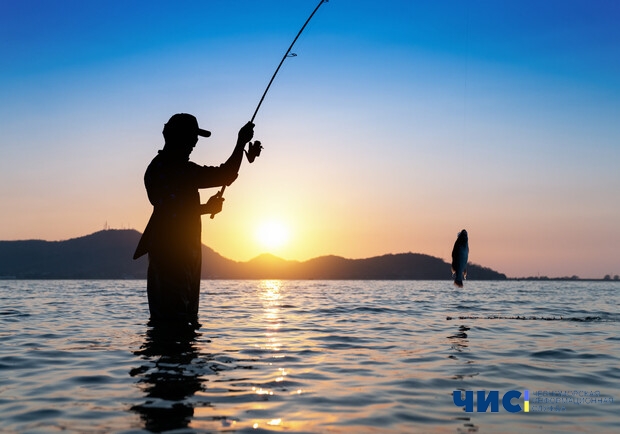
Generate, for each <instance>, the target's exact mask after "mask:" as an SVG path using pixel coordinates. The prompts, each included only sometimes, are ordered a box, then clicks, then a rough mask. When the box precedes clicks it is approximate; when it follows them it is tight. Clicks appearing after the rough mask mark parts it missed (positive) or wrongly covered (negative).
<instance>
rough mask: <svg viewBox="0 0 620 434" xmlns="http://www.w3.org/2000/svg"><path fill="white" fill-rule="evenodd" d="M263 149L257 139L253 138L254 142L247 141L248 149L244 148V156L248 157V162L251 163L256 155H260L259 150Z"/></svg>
mask: <svg viewBox="0 0 620 434" xmlns="http://www.w3.org/2000/svg"><path fill="white" fill-rule="evenodd" d="M262 150H263V145H261V143H260V142H259V141H258V140H255V141H254V143H252V142H248V150H247V151H246V150H245V149H244V150H243V152H245V156H246V157H247V159H248V162H250V163H253V162H254V160H255V159H256V157H258V156H260V152H261V151H262Z"/></svg>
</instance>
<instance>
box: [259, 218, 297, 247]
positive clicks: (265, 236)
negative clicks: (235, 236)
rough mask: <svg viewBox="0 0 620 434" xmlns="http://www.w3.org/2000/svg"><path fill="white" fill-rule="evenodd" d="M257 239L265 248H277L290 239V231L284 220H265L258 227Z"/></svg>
mask: <svg viewBox="0 0 620 434" xmlns="http://www.w3.org/2000/svg"><path fill="white" fill-rule="evenodd" d="M256 240H257V241H258V243H259V244H260V245H261V246H262V247H263V248H266V249H277V248H279V247H283V246H284V245H286V243H287V242H288V240H289V231H288V228H287V226H286V225H285V224H284V223H282V222H279V221H276V220H270V221H265V222H263V223H261V224H260V225H259V226H258V228H257V229H256Z"/></svg>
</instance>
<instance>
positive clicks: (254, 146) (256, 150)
mask: <svg viewBox="0 0 620 434" xmlns="http://www.w3.org/2000/svg"><path fill="white" fill-rule="evenodd" d="M328 1H329V0H321V1H319V4H318V5H317V6H316V8H314V10H313V11H312V13H311V14H310V16H309V17H308V19H307V20H306V22H305V23H304V25H303V26H301V29H299V32H297V36H295V39H293V42H291V45H290V46H289V47H288V50H286V53H284V56H282V60H280V63H279V64H278V67H277V68H276V70H275V72H274V73H273V75H272V76H271V80H269V84H267V87H266V88H265V91H264V92H263V96H261V98H260V101H259V102H258V105H257V106H256V110H254V114H253V115H252V119H250V122H252V123H254V118H256V114H257V113H258V110H259V109H260V106H261V105H262V104H263V100H264V99H265V96H266V95H267V92H269V88H270V87H271V84H272V83H273V80H274V79H275V78H276V75H278V71H280V67H281V66H282V64H283V63H284V61H285V60H286V59H287V58H288V57H297V54H295V53H291V50H292V49H293V45H295V42H297V39H299V36H300V35H301V34H302V32H303V31H304V29H305V28H306V26H307V25H308V23H309V22H310V20H311V19H312V17H313V16H314V14H315V13H316V11H318V10H319V8H320V7H321V5H322V4H323V3H327V2H328ZM262 149H263V147H262V146H261V143H260V142H259V141H258V140H256V141H254V143H252V142H250V144H249V145H248V150H247V151H246V150H245V149H244V150H243V152H244V153H245V156H246V158H247V159H248V161H249V162H250V163H252V162H254V159H255V158H256V157H258V156H259V155H260V152H261V150H262ZM224 190H226V186H225V185H223V186H222V189H221V190H220V191H219V193H218V195H219V197H222V195H223V194H224ZM213 217H215V214H211V218H213Z"/></svg>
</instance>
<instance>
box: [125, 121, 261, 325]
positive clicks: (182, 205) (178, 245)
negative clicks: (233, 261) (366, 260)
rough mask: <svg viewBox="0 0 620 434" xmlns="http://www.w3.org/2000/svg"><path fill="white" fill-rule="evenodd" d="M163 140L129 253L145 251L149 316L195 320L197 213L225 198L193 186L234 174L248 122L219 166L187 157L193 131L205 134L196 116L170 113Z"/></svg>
mask: <svg viewBox="0 0 620 434" xmlns="http://www.w3.org/2000/svg"><path fill="white" fill-rule="evenodd" d="M163 135H164V139H165V144H164V149H162V150H160V151H159V152H158V154H157V156H156V157H155V158H154V159H153V161H151V164H149V166H148V168H147V169H146V173H145V175H144V185H145V187H146V191H147V194H148V197H149V201H150V202H151V204H152V205H153V213H152V215H151V218H150V220H149V223H148V225H147V227H146V229H145V230H144V233H143V234H142V238H141V239H140V242H139V243H138V247H137V248H136V252H135V254H134V259H136V258H139V257H141V256H142V255H144V254H147V253H148V255H149V267H148V276H147V279H148V280H147V294H148V300H149V310H150V312H151V319H152V320H154V321H160V320H166V321H170V320H172V321H182V322H185V323H188V322H189V323H194V324H195V325H196V324H197V323H198V303H199V297H200V267H201V262H202V252H201V245H202V243H201V230H202V226H201V224H202V222H201V218H200V217H201V215H202V214H212V215H213V214H217V213H219V212H220V211H221V210H222V204H223V201H224V198H223V197H221V193H217V194H215V195H214V196H212V197H211V198H209V200H208V201H207V203H206V204H204V205H201V204H200V194H199V192H198V189H200V188H210V187H220V186H223V185H230V184H232V182H233V181H234V180H235V179H237V175H238V172H239V167H240V166H241V161H242V159H243V151H244V147H245V144H246V143H247V142H249V141H250V140H251V139H252V137H253V135H254V124H253V123H251V122H248V123H247V124H246V125H244V126H243V127H242V128H241V129H240V130H239V135H238V138H237V144H236V145H235V148H234V150H233V152H232V154H231V155H230V157H229V158H228V160H226V162H225V163H223V164H222V165H220V166H219V167H209V166H200V165H198V164H196V163H193V162H191V161H189V155H190V154H191V152H192V150H193V149H194V146H196V143H197V142H198V136H201V137H209V136H210V135H211V133H210V132H209V131H206V130H203V129H200V128H199V127H198V121H197V120H196V118H195V117H194V116H192V115H190V114H187V113H178V114H175V115H173V116H172V117H171V118H170V120H169V121H168V123H167V124H165V126H164V131H163Z"/></svg>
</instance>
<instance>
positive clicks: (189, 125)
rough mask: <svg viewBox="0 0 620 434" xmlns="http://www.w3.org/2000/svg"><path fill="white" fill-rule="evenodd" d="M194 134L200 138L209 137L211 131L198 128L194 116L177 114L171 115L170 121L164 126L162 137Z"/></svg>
mask: <svg viewBox="0 0 620 434" xmlns="http://www.w3.org/2000/svg"><path fill="white" fill-rule="evenodd" d="M189 132H192V133H194V132H195V133H196V134H197V135H199V136H201V137H209V136H210V135H211V131H207V130H203V129H201V128H199V127H198V120H197V119H196V117H195V116H194V115H190V114H188V113H177V114H175V115H172V117H171V118H170V120H169V121H168V122H167V123H166V124H165V125H164V131H163V133H164V136H166V135H170V136H175V135H179V134H187V133H189Z"/></svg>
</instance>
